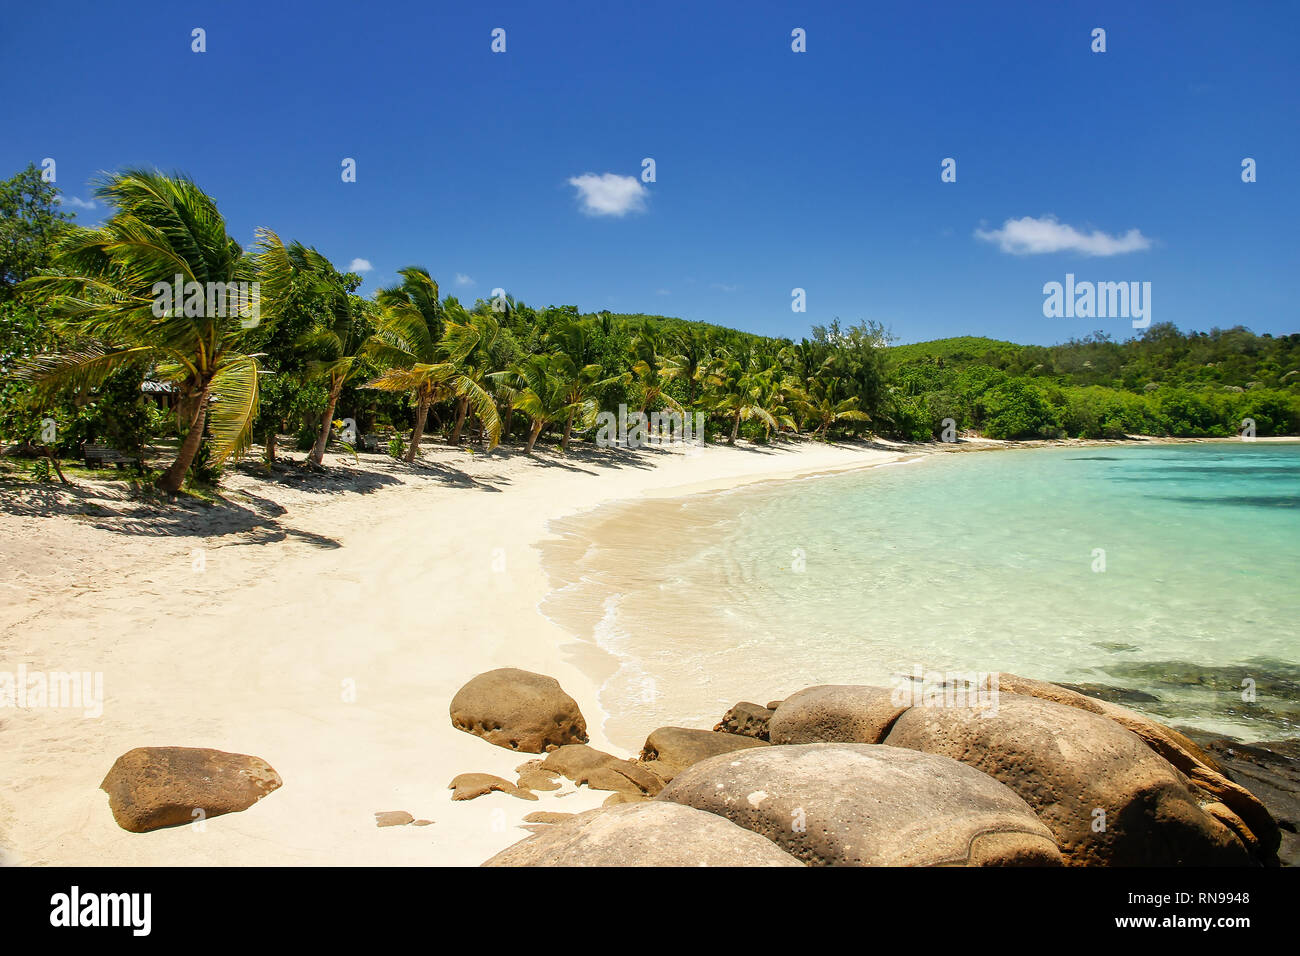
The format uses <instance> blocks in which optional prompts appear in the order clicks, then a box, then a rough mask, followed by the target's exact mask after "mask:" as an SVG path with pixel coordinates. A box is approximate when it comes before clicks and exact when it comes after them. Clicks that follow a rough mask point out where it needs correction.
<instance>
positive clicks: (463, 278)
mask: <svg viewBox="0 0 1300 956" xmlns="http://www.w3.org/2000/svg"><path fill="white" fill-rule="evenodd" d="M474 284H475V282H474V280H473V279H471V278H470V277H469V276H467V275H465V273H463V272H457V273H456V285H460V286H471V285H474Z"/></svg>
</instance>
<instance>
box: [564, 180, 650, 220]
mask: <svg viewBox="0 0 1300 956" xmlns="http://www.w3.org/2000/svg"><path fill="white" fill-rule="evenodd" d="M569 185H570V186H573V187H575V188H576V189H577V190H578V198H579V199H581V200H582V211H583V212H585V213H586V214H587V215H588V216H625V215H627V214H628V213H630V212H643V211H644V210H645V200H646V196H648V195H650V191H649V190H648V189H646V188H645V186H643V185H641V181H640V180H639V179H637V178H636V177H635V176H619V175H616V174H614V173H602V174H601V175H599V176H597V175H596V174H595V173H583V174H582V175H581V176H573V177H571V178H570V179H569Z"/></svg>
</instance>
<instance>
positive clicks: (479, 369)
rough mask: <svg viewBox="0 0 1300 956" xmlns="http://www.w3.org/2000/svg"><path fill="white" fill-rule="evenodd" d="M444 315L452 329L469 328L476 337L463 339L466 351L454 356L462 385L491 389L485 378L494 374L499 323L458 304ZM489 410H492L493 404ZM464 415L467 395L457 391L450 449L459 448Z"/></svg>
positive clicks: (467, 410)
mask: <svg viewBox="0 0 1300 956" xmlns="http://www.w3.org/2000/svg"><path fill="white" fill-rule="evenodd" d="M447 315H448V317H449V318H450V319H451V320H452V321H453V322H454V324H455V325H457V326H465V327H468V328H472V329H473V330H474V331H475V333H476V334H475V335H473V336H472V339H471V338H469V337H467V338H466V339H465V341H466V345H467V350H466V351H465V352H464V353H463V354H460V353H457V355H458V357H457V358H456V360H455V361H456V365H457V368H458V369H459V371H460V374H461V375H462V376H463V377H464V379H465V380H466V381H469V382H473V383H474V384H475V385H477V386H478V387H479V388H481V389H486V388H489V387H490V386H491V381H490V378H489V376H490V375H491V374H492V373H493V372H494V371H496V369H494V368H493V367H492V366H493V364H494V361H493V355H494V352H495V351H496V347H497V343H498V342H499V341H500V339H501V323H499V322H498V321H497V320H496V318H495V317H494V316H493V315H492V314H491V313H488V312H475V313H469V312H466V311H465V309H464V308H462V307H461V306H460V304H459V303H455V304H453V305H452V306H451V307H450V308H448V309H447ZM448 328H451V326H448ZM471 342H472V344H471ZM493 407H494V408H495V403H494V405H493ZM468 412H469V393H468V392H465V391H460V392H458V393H457V396H456V423H455V425H454V426H453V427H452V432H451V443H452V444H453V445H459V444H460V433H461V429H462V428H464V426H465V416H466V415H467V414H468ZM481 417H482V416H480V418H481ZM498 435H499V428H498ZM493 444H495V441H494V442H493Z"/></svg>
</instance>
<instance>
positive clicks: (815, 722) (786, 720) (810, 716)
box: [768, 684, 908, 744]
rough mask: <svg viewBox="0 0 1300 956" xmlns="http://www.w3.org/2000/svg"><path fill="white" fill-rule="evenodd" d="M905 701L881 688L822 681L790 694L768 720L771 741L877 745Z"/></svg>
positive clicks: (776, 742)
mask: <svg viewBox="0 0 1300 956" xmlns="http://www.w3.org/2000/svg"><path fill="white" fill-rule="evenodd" d="M907 707H908V704H906V703H900V702H897V701H896V700H895V695H894V692H893V691H891V690H889V689H887V688H884V687H869V686H866V685H860V684H823V685H820V686H817V687H807V688H805V689H803V690H801V691H799V692H798V693H795V694H791V695H790V696H789V697H787V698H786V699H785V700H784V701H782V703H781V706H780V707H778V708H777V709H776V711H775V713H773V714H772V719H771V720H770V721H769V722H768V733H769V738H768V739H770V740H771V741H772V743H774V744H815V743H851V744H878V743H880V742H881V741H882V740H884V739H885V735H886V734H888V733H889V728H890V727H891V726H893V723H894V721H895V720H897V719H898V715H899V714H901V713H902V712H903V711H905V710H907Z"/></svg>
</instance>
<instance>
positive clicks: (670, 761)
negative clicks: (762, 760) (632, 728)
mask: <svg viewBox="0 0 1300 956" xmlns="http://www.w3.org/2000/svg"><path fill="white" fill-rule="evenodd" d="M766 746H768V743H767V741H765V740H758V739H756V738H754V737H742V736H739V735H737V734H719V733H715V732H714V731H712V730H694V729H691V728H689V727H660V728H659V729H658V730H655V731H652V732H651V733H650V736H649V737H647V738H646V741H645V747H644V748H642V750H641V760H642V762H643V763H644V764H645V766H646V768H647V769H649V770H651V771H652V772H653V773H654V774H655V775H656V776H658V777H659V778H660V779H662V780H664V781H665V782H667V781H669V780H671V779H673V777H675V776H676V775H677V774H679V773H681V772H682V771H683V770H685V769H686V768H687V767H689V766H691V764H696V763H699V762H700V761H701V760H708V759H709V758H710V757H716V756H717V755H718V754H726V753H731V752H732V751H733V750H748V749H750V748H752V747H766Z"/></svg>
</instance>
